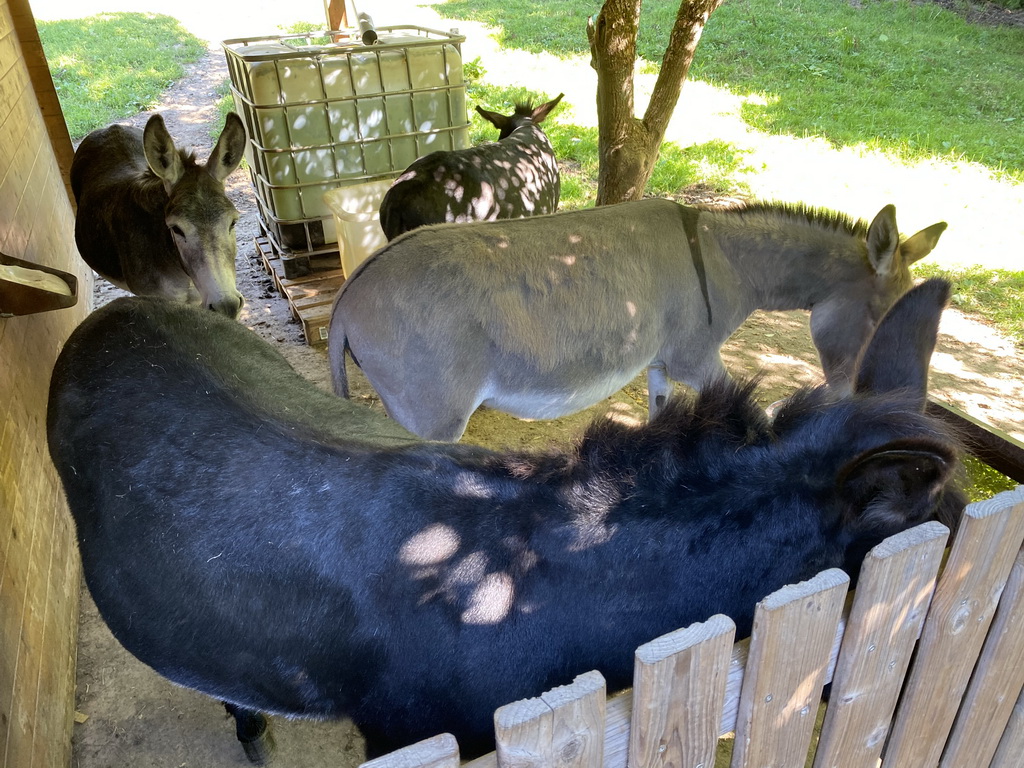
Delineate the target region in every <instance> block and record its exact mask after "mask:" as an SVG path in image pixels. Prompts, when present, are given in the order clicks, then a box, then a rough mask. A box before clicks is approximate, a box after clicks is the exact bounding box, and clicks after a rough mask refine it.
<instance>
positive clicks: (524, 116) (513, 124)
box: [476, 93, 565, 141]
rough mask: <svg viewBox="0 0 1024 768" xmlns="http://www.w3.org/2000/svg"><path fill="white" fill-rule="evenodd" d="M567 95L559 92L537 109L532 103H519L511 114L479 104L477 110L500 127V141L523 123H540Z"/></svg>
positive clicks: (495, 125)
mask: <svg viewBox="0 0 1024 768" xmlns="http://www.w3.org/2000/svg"><path fill="white" fill-rule="evenodd" d="M563 96H565V94H564V93H560V94H558V96H556V97H555V98H553V99H552V100H551V101H549V102H547V103H546V104H541V105H540V106H539V107H537V108H536V109H535V108H534V107H533V106H532V105H530V104H517V105H516V110H515V112H513V113H512V114H511V115H500V114H498V113H497V112H491V111H489V110H486V109H484V108H483V107H480V106H478V107H477V108H476V111H477V112H479V113H480V116H481V117H482V118H483V119H484V120H486V121H487V122H489V123H490V124H491V125H493V126H494V127H495V128H497V129H498V141H501V140H502V139H506V138H508V137H509V136H510V135H511V133H512V131H514V130H515V129H516V128H519V127H521V126H523V125H531V124H532V125H540V124H541V123H542V122H543V121H544V118H546V117H547V116H548V115H549V114H550V113H551V110H553V109H554V108H555V107H556V106H558V102H560V101H561V100H562V97H563Z"/></svg>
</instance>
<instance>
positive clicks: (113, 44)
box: [38, 13, 206, 140]
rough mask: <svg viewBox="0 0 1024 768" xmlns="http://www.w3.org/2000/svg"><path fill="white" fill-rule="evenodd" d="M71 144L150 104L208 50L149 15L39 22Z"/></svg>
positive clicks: (173, 23)
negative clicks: (186, 66)
mask: <svg viewBox="0 0 1024 768" xmlns="http://www.w3.org/2000/svg"><path fill="white" fill-rule="evenodd" d="M38 27H39V36H40V38H41V39H42V41H43V46H44V48H45V50H46V58H47V61H48V63H49V65H50V72H51V74H52V75H53V82H54V85H55V86H56V88H57V95H58V97H59V98H60V102H61V107H62V108H63V110H64V118H65V120H66V121H67V124H68V130H69V131H70V133H71V138H72V139H73V140H78V139H80V138H82V137H83V136H85V135H86V134H87V133H89V131H92V130H94V129H96V128H100V127H103V126H105V125H107V124H109V123H112V122H115V121H116V120H118V119H119V118H123V117H128V116H129V115H134V114H136V113H137V112H140V111H142V110H144V109H146V108H148V107H150V106H152V105H153V104H154V103H155V102H156V100H157V99H158V98H159V97H160V94H161V93H163V91H164V90H166V88H167V87H168V86H169V85H170V84H171V83H173V82H174V81H175V80H177V79H178V78H180V77H181V76H182V75H183V74H184V73H185V69H184V65H185V64H188V63H191V62H194V61H198V60H199V58H200V57H201V56H202V55H203V54H204V53H205V52H206V45H205V44H204V43H203V41H202V40H200V39H199V38H197V37H195V36H194V35H192V34H190V33H189V32H187V31H186V30H185V29H184V28H183V27H182V26H181V25H180V24H179V23H178V22H177V21H176V20H175V19H173V18H171V17H170V16H163V15H159V14H152V13H112V14H98V15H96V16H90V17H88V18H84V19H66V20H61V21H39V22H38Z"/></svg>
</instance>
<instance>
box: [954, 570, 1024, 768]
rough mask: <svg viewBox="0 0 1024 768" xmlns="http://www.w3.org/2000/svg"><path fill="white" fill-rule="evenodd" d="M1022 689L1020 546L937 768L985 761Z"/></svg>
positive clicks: (1023, 644) (1023, 617)
mask: <svg viewBox="0 0 1024 768" xmlns="http://www.w3.org/2000/svg"><path fill="white" fill-rule="evenodd" d="M1021 688H1024V550H1022V551H1020V552H1018V553H1017V560H1016V562H1014V564H1013V568H1011V569H1010V576H1009V578H1008V579H1007V580H1006V588H1005V589H1004V590H1003V595H1002V597H1001V598H1000V600H999V608H997V609H996V615H995V618H994V619H993V620H992V628H991V629H990V630H989V633H988V639H986V641H985V647H984V649H983V650H982V652H981V657H980V658H979V659H978V664H977V666H976V667H975V668H974V675H973V676H972V677H971V683H970V685H969V686H968V688H967V693H966V695H965V696H964V701H963V704H962V705H961V706H960V713H959V714H958V715H957V719H956V722H955V723H954V724H953V733H952V735H951V736H950V737H949V743H948V744H947V745H946V752H945V754H943V756H942V762H941V763H939V765H940V766H942V768H958V766H963V768H974V766H978V765H987V764H988V763H989V761H990V760H991V759H992V757H993V755H995V753H996V748H997V747H998V746H999V737H1000V735H1001V734H1002V732H1003V729H1004V728H1005V727H1006V723H1007V721H1008V720H1009V719H1010V711H1011V710H1012V709H1013V705H1014V703H1015V702H1016V701H1017V697H1018V696H1019V695H1020V692H1021Z"/></svg>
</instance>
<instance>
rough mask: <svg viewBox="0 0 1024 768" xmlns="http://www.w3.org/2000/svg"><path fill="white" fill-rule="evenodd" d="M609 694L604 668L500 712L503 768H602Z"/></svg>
mask: <svg viewBox="0 0 1024 768" xmlns="http://www.w3.org/2000/svg"><path fill="white" fill-rule="evenodd" d="M606 696H607V694H606V692H605V684H604V677H602V676H601V674H600V673H598V672H587V673H586V674H583V675H580V676H579V677H577V678H576V679H575V680H573V682H572V683H571V684H570V685H564V686H561V687H560V688H553V689H552V690H550V691H548V692H547V693H545V694H544V695H542V696H541V697H540V698H536V699H524V700H522V701H517V702H514V703H512V704H506V705H505V706H504V707H501V709H499V710H498V711H497V712H495V713H494V732H495V740H496V742H497V746H498V749H497V758H498V768H601V766H602V765H603V764H604V729H605V704H606Z"/></svg>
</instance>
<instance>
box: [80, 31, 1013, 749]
mask: <svg viewBox="0 0 1024 768" xmlns="http://www.w3.org/2000/svg"><path fill="white" fill-rule="evenodd" d="M226 76H227V72H226V66H225V63H224V57H223V55H222V54H221V53H220V51H219V49H214V50H212V51H211V53H210V55H208V56H207V57H206V58H205V59H204V60H203V61H202V62H200V63H199V64H198V65H196V66H194V67H193V68H192V69H191V72H190V73H189V75H188V77H186V79H184V80H183V81H181V82H179V83H178V84H176V85H175V86H174V87H173V88H172V89H171V90H170V91H169V92H168V93H167V94H166V97H165V99H164V101H163V103H162V104H161V105H160V107H159V111H160V112H161V113H162V114H163V116H164V119H165V121H166V123H167V126H168V129H169V130H170V133H171V135H172V136H173V137H174V139H175V141H176V142H177V143H178V145H179V146H186V147H193V148H195V149H196V151H197V153H198V155H199V156H200V158H201V159H204V160H205V158H206V156H207V155H208V153H209V151H210V148H211V147H212V144H213V140H212V138H211V135H210V133H211V130H212V129H216V130H219V128H220V126H219V125H215V123H216V121H217V120H218V116H217V113H216V109H215V107H214V104H215V102H216V99H217V88H218V86H220V84H221V83H222V82H223V81H224V80H225V78H226ZM148 117H149V113H146V114H141V115H137V116H135V117H134V118H132V119H130V120H127V121H125V122H127V123H130V124H133V125H137V126H140V127H141V126H142V125H144V124H145V121H146V120H147V119H148ZM228 186H229V195H230V196H231V198H232V200H233V201H234V203H235V205H236V207H237V208H238V209H239V210H240V211H241V212H242V218H241V220H240V221H239V224H238V241H239V253H238V282H239V289H240V290H241V292H242V294H243V295H244V296H245V298H246V305H245V308H244V310H243V312H242V315H241V317H240V322H242V323H243V324H244V325H245V326H247V327H248V328H250V329H252V330H253V331H254V332H255V333H257V334H259V335H260V336H262V337H263V338H265V339H266V340H267V341H268V342H269V343H271V344H273V345H274V346H275V347H276V348H277V349H279V350H280V351H281V352H282V353H283V354H284V355H285V356H286V357H287V358H288V360H289V361H290V362H291V364H292V365H293V366H294V367H295V368H296V369H297V370H298V371H299V372H300V373H301V374H302V375H304V376H306V377H307V378H308V379H310V380H311V381H313V382H314V383H316V384H317V385H319V386H321V387H323V388H325V389H329V379H328V371H327V361H326V356H325V354H324V353H323V352H322V351H318V350H314V349H312V348H310V347H308V346H306V345H305V343H304V340H303V338H302V331H301V326H300V325H299V324H298V323H297V322H295V321H294V320H293V319H292V318H291V316H290V313H289V311H288V308H287V305H286V302H285V301H284V299H282V298H281V297H280V296H278V295H277V294H276V292H275V291H274V289H273V284H272V282H271V281H270V279H269V277H268V276H267V275H266V274H265V273H264V272H263V269H262V265H261V264H260V262H259V258H258V255H257V252H256V248H255V246H254V242H253V238H254V237H255V236H256V235H257V234H258V232H259V225H258V221H257V217H256V213H255V210H256V208H255V201H254V196H253V191H252V188H251V185H250V184H249V180H248V177H247V176H246V174H245V173H244V172H243V171H238V172H236V173H235V174H234V175H233V176H232V177H231V179H230V180H229V184H228ZM117 295H122V292H121V291H119V290H118V289H115V288H113V287H111V286H109V285H107V284H106V283H104V282H103V281H101V280H98V281H97V286H96V291H95V295H94V301H95V304H96V306H99V305H101V304H103V303H106V302H107V301H110V300H111V299H112V298H114V297H115V296H117ZM724 355H725V358H726V363H727V365H728V367H729V368H730V369H731V370H732V371H734V372H736V373H740V374H744V373H745V374H750V373H752V372H754V371H757V370H763V371H764V374H765V379H764V384H765V389H764V390H763V393H762V400H763V402H764V403H765V404H767V403H769V402H772V401H774V400H776V399H778V398H780V397H783V396H785V395H786V394H788V393H789V392H791V391H792V389H793V388H794V387H796V386H798V385H800V384H804V383H813V382H816V381H817V379H818V373H817V371H818V367H817V360H816V355H815V352H814V349H813V346H812V344H811V342H810V338H809V334H808V331H807V319H806V315H805V313H798V312H793V313H777V314H773V315H770V316H769V315H761V314H759V315H756V316H755V317H753V318H751V319H750V320H749V321H748V322H747V323H746V324H745V325H744V326H743V327H742V328H741V329H740V331H738V332H737V334H736V335H735V336H734V337H733V339H731V340H730V342H729V344H728V345H727V347H726V349H725V350H724ZM933 368H934V373H933V378H932V391H933V394H935V395H936V396H937V397H939V398H941V399H943V400H946V401H947V402H951V403H954V404H957V405H959V406H960V407H963V408H964V409H965V410H967V411H969V412H970V413H972V414H973V415H975V416H977V417H978V418H981V419H983V420H985V421H987V422H989V423H990V424H993V425H994V426H997V427H999V428H1000V429H1003V430H1005V431H1007V432H1009V433H1011V434H1013V435H1015V436H1017V437H1018V438H1020V439H1024V415H1022V413H1021V408H1020V404H1021V403H1024V385H1022V381H1024V377H1022V376H1021V372H1022V365H1021V362H1020V355H1019V354H1018V353H1017V352H1016V351H1015V350H1014V348H1013V347H1012V345H1011V344H1009V342H1007V341H1006V340H1004V339H1002V338H1000V337H999V336H998V335H997V334H995V333H993V332H992V331H991V330H990V329H989V328H987V327H986V326H984V325H982V324H980V323H977V322H973V321H971V320H968V319H966V318H964V317H963V316H962V315H960V314H959V313H956V312H952V311H950V312H948V313H947V315H946V317H945V318H944V320H943V325H942V334H941V337H940V342H939V352H938V353H937V354H936V356H935V359H934V361H933ZM352 378H353V381H352V385H353V391H354V395H355V396H356V397H357V398H358V399H360V400H363V401H364V402H367V403H369V404H370V405H371V406H373V407H377V408H379V407H380V406H379V402H378V401H377V399H376V397H375V395H374V394H373V391H372V389H371V388H370V387H369V386H368V385H367V384H366V382H365V379H363V378H362V377H361V376H360V375H359V374H358V373H355V375H354V376H353V377H352ZM609 411H612V412H616V413H618V414H619V415H621V416H624V417H630V418H643V416H644V413H645V412H646V396H645V389H644V382H643V380H642V379H638V380H636V381H634V382H633V383H632V384H631V385H630V386H628V387H626V388H625V389H624V390H623V391H622V392H620V393H618V394H617V395H615V396H614V397H613V398H610V399H609V400H607V401H605V402H603V403H600V404H598V405H596V406H594V407H593V408H591V409H588V410H587V411H585V412H583V413H580V414H576V415H574V416H570V417H567V418H564V419H559V420H556V421H553V422H524V421H519V420H516V419H512V418H511V417H507V416H505V415H503V414H500V413H496V412H487V411H481V412H480V413H478V414H477V415H476V416H474V418H473V420H472V421H471V423H470V428H469V431H468V432H467V435H466V438H465V439H466V440H468V441H471V442H477V443H481V444H485V445H491V446H502V445H507V446H511V445H515V446H546V445H549V444H552V443H554V444H561V445H564V444H566V443H567V442H569V441H571V440H572V439H573V438H574V437H575V436H576V435H578V434H579V433H580V431H581V430H582V428H583V426H584V425H585V424H586V423H588V422H589V421H590V420H591V419H592V418H593V417H594V416H595V415H598V414H602V413H607V412H609ZM77 709H78V710H79V712H81V713H82V714H83V715H85V716H87V719H86V720H85V721H84V722H83V723H80V724H78V725H76V726H75V736H74V750H75V752H74V760H73V765H74V766H76V768H122V767H123V768H129V766H130V767H131V768H156V767H157V766H174V767H176V768H186V767H187V766H197V767H198V766H203V767H204V768H218V767H219V766H243V765H246V764H247V763H246V762H245V759H244V757H243V756H242V752H241V750H240V749H239V747H238V746H237V744H236V742H235V739H234V735H233V729H232V725H231V723H230V721H229V720H228V719H227V718H226V716H225V714H224V711H223V709H222V708H221V707H220V706H219V705H218V704H217V703H216V702H214V701H212V700H210V699H208V698H207V697H205V696H201V695H199V694H197V693H194V692H192V691H188V690H184V689H181V688H177V687H175V686H173V685H171V684H170V683H168V682H167V681H165V680H163V679H162V678H160V677H159V676H157V675H156V674H155V673H153V672H152V671H151V670H149V669H148V668H147V667H145V666H144V665H142V664H140V663H139V662H137V661H136V660H135V659H134V658H132V657H131V656H130V655H128V654H127V653H126V652H125V651H124V650H123V649H122V648H121V647H120V645H119V644H118V643H117V642H116V641H115V640H114V639H113V637H112V636H111V635H110V633H109V631H108V630H107V629H106V627H105V626H104V624H103V623H102V621H101V620H100V619H99V617H98V615H97V614H96V610H95V607H94V606H93V604H92V602H91V600H89V599H88V595H87V593H84V594H83V609H82V617H81V629H80V648H79V658H78V699H77ZM275 732H276V734H277V740H278V744H279V751H278V758H277V760H276V761H275V763H274V765H275V766H276V767H277V768H291V767H292V766H295V767H296V768H298V767H300V766H301V768H318V766H328V765H330V766H332V768H349V767H350V766H355V765H357V764H358V763H359V762H361V760H362V745H361V739H360V737H359V735H358V733H357V732H355V730H354V729H353V728H351V727H350V726H349V725H347V724H345V723H310V722H300V721H291V722H289V721H283V720H280V719H278V720H277V721H276V722H275Z"/></svg>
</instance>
